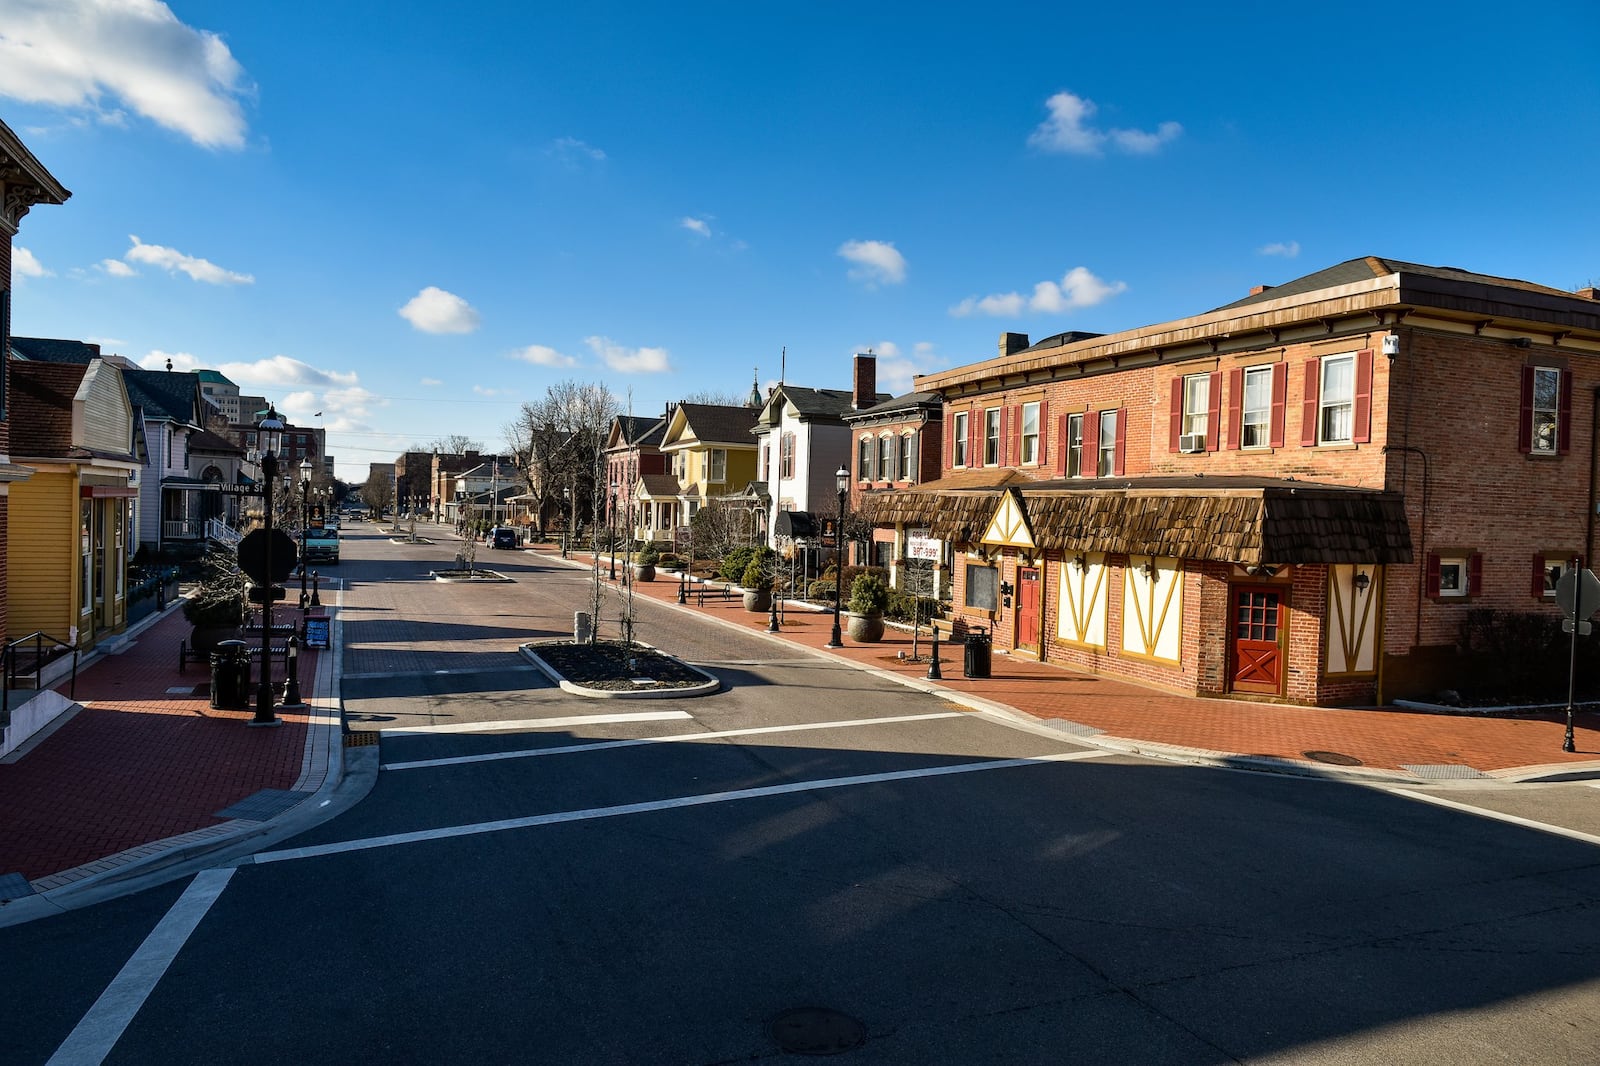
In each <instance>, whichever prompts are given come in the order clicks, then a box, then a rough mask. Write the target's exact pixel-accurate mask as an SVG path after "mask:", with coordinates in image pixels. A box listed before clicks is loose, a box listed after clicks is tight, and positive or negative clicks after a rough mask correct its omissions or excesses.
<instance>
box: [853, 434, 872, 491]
mask: <svg viewBox="0 0 1600 1066" xmlns="http://www.w3.org/2000/svg"><path fill="white" fill-rule="evenodd" d="M872 464H873V455H872V438H871V437H862V438H861V439H860V440H859V441H857V442H856V480H857V481H871V480H872Z"/></svg>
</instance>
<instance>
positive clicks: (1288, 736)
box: [535, 547, 1600, 783]
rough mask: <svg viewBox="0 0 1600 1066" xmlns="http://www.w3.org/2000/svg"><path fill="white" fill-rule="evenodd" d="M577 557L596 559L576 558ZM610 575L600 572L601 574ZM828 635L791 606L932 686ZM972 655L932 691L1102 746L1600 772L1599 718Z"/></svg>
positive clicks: (954, 654) (951, 665)
mask: <svg viewBox="0 0 1600 1066" xmlns="http://www.w3.org/2000/svg"><path fill="white" fill-rule="evenodd" d="M535 550H537V551H542V552H549V551H553V549H548V548H544V547H536V548H535ZM573 557H574V558H575V559H584V560H588V559H589V558H590V557H589V556H587V555H583V556H579V555H578V554H576V553H574V555H573ZM604 571H605V568H604V567H602V576H604ZM633 587H634V594H635V595H636V596H648V597H650V598H651V599H653V600H658V601H662V602H666V603H675V602H676V600H677V594H678V581H677V579H676V578H669V577H668V576H667V575H665V574H664V573H662V572H661V571H658V572H657V580H656V581H653V582H636V583H635V584H634V586H633ZM693 590H694V586H693V585H691V586H690V596H689V600H690V602H689V605H688V606H687V607H686V608H682V609H685V610H692V611H695V612H696V613H700V614H704V615H707V616H710V617H714V618H717V619H719V620H721V621H724V622H728V623H732V624H736V625H739V626H742V627H744V628H746V629H752V630H757V631H765V630H766V629H767V627H768V622H769V619H768V615H767V614H765V613H762V614H753V613H751V612H749V611H746V610H745V609H744V606H743V603H742V602H741V601H740V599H739V598H737V597H735V598H734V599H731V600H722V599H720V598H718V599H715V600H713V599H709V598H708V599H707V600H706V602H705V605H704V606H698V605H697V604H696V597H695V596H694V594H693ZM832 629H833V616H832V614H831V613H817V612H812V611H806V610H800V609H793V608H791V609H790V610H788V611H787V612H786V614H785V618H784V624H783V626H782V631H781V636H782V639H784V640H790V641H794V642H795V643H797V644H802V645H804V646H806V647H809V648H814V649H817V650H819V651H823V650H825V651H826V652H827V654H830V655H835V656H838V657H839V658H842V659H845V660H848V661H850V662H853V663H857V664H860V665H863V666H870V667H873V668H876V669H879V670H884V671H887V672H890V673H893V674H896V675H899V676H901V677H905V678H916V679H925V677H926V674H927V671H928V664H927V662H926V661H923V662H920V663H909V664H908V663H905V662H902V661H901V660H900V659H899V656H898V654H897V653H900V652H904V653H905V654H906V655H907V656H908V657H909V656H911V655H912V640H911V635H910V633H909V632H906V631H903V630H897V629H895V628H893V627H890V629H889V630H888V631H887V632H886V633H885V635H884V639H883V640H882V641H881V642H879V643H875V644H853V643H852V642H851V641H850V639H849V638H848V637H846V638H845V639H844V645H845V646H844V647H843V648H839V649H833V648H828V649H824V648H823V645H824V644H826V643H827V641H828V639H829V637H830V636H831V635H832ZM918 650H919V651H920V652H921V653H922V655H923V656H924V657H926V656H927V655H928V654H929V649H928V641H927V638H926V637H924V639H923V640H922V642H921V646H920V648H919V649H918ZM964 650H965V649H964V647H963V646H962V645H960V644H957V645H954V646H951V645H941V646H940V652H941V654H940V658H941V660H942V668H941V672H942V673H943V675H944V679H943V680H942V681H939V682H930V684H936V685H939V686H940V687H941V688H943V689H945V690H948V691H950V692H952V693H963V694H966V695H970V696H973V697H977V698H979V699H982V700H986V701H989V702H992V703H998V704H1002V705H1004V706H1006V707H1010V708H1013V709H1015V710H1016V711H1019V712H1021V713H1022V714H1024V715H1027V716H1030V717H1032V718H1036V719H1041V720H1046V721H1051V720H1054V721H1058V722H1061V723H1063V724H1065V723H1071V725H1070V726H1069V727H1068V729H1069V731H1070V732H1073V733H1077V734H1080V735H1087V734H1093V735H1095V736H1096V737H1097V738H1098V739H1099V740H1100V741H1102V742H1104V741H1109V740H1112V739H1114V738H1120V739H1121V740H1122V741H1126V742H1127V743H1125V744H1118V745H1117V746H1122V747H1130V746H1131V747H1137V746H1139V745H1140V744H1145V745H1159V746H1161V747H1163V748H1173V749H1180V750H1181V751H1193V752H1196V753H1203V754H1205V755H1208V756H1220V757H1224V758H1229V757H1232V758H1238V759H1252V758H1255V757H1265V758H1268V759H1274V760H1288V761H1289V762H1292V763H1294V764H1296V765H1297V766H1299V767H1304V768H1305V769H1307V770H1315V769H1316V768H1319V767H1320V768H1321V769H1322V770H1335V769H1338V768H1339V767H1337V766H1334V765H1329V764H1326V763H1321V762H1318V761H1316V760H1312V759H1308V758H1307V757H1306V754H1305V753H1306V752H1312V751H1315V752H1333V753H1337V754H1339V755H1343V756H1349V757H1351V758H1354V759H1356V760H1359V763H1360V765H1361V766H1364V767H1368V768H1373V769H1378V770H1386V771H1394V772H1396V773H1398V774H1400V775H1402V776H1414V777H1415V778H1416V780H1417V781H1418V782H1419V783H1421V782H1423V781H1427V780H1438V779H1450V778H1458V777H1466V778H1470V777H1474V776H1477V775H1476V774H1474V773H1473V772H1472V771H1477V773H1478V774H1483V775H1488V776H1493V777H1499V778H1514V777H1517V776H1519V775H1520V776H1527V775H1532V774H1535V773H1539V772H1547V773H1548V772H1556V771H1560V770H1563V769H1578V768H1587V769H1593V770H1596V771H1600V720H1597V717H1596V716H1595V715H1594V714H1592V713H1582V714H1579V715H1578V718H1577V730H1576V734H1575V735H1576V743H1577V748H1578V750H1577V751H1575V752H1571V753H1568V752H1563V751H1562V750H1561V741H1562V737H1563V734H1564V732H1565V729H1566V724H1565V723H1566V719H1565V716H1564V714H1540V715H1534V716H1523V717H1517V718H1495V717H1479V716H1456V715H1440V714H1427V713H1416V712H1408V711H1403V710H1393V709H1387V708H1386V709H1382V710H1373V709H1368V710H1349V709H1337V708H1327V707H1303V706H1293V705H1283V704H1268V703H1254V702H1248V701H1242V700H1225V699H1205V698H1199V697H1194V696H1183V695H1175V694H1171V693H1165V692H1161V691H1159V690H1156V689H1151V688H1143V687H1140V686H1137V685H1133V684H1130V683H1127V682H1123V681H1117V680H1111V679H1107V678H1098V677H1094V676H1092V675H1086V674H1082V673H1075V672H1072V671H1069V670H1066V669H1063V668H1061V667H1056V666H1053V665H1051V664H1048V663H1038V662H1035V661H1033V660H1031V659H1025V658H1014V657H1012V656H1009V655H1001V654H995V655H993V657H992V660H991V664H992V665H991V675H992V676H990V677H989V678H986V679H978V678H965V677H963V676H962V656H963V654H964ZM1079 727H1081V728H1079ZM1586 764H1587V765H1586ZM1411 768H1420V769H1411Z"/></svg>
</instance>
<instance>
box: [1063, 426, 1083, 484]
mask: <svg viewBox="0 0 1600 1066" xmlns="http://www.w3.org/2000/svg"><path fill="white" fill-rule="evenodd" d="M1064 447H1065V448H1066V449H1067V476H1068V477H1082V476H1083V415H1081V414H1077V415H1068V416H1067V439H1066V441H1065V442H1064Z"/></svg>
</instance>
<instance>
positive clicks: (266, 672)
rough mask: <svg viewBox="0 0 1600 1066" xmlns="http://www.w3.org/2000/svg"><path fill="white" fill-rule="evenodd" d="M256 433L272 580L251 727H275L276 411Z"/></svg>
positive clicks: (279, 425) (265, 600)
mask: <svg viewBox="0 0 1600 1066" xmlns="http://www.w3.org/2000/svg"><path fill="white" fill-rule="evenodd" d="M256 431H257V435H258V439H259V442H260V444H261V474H262V503H263V504H264V515H263V521H264V523H265V528H266V531H267V539H266V553H265V554H266V558H265V560H264V565H263V567H262V569H263V571H265V573H266V575H267V577H268V578H269V580H268V581H267V583H266V584H265V586H264V587H263V588H262V590H261V591H262V597H261V683H260V684H259V685H258V686H257V687H256V714H255V717H254V718H252V719H251V720H250V723H249V724H250V725H253V726H274V725H282V724H283V720H282V719H281V718H279V717H278V716H277V715H275V714H273V713H272V704H273V696H272V593H273V588H274V586H273V584H272V582H271V580H270V578H271V576H272V490H273V487H274V485H275V484H276V482H277V480H278V454H277V452H278V448H279V447H280V445H281V443H282V440H283V420H282V419H281V418H279V417H278V412H277V410H276V409H275V408H273V407H272V406H270V405H269V406H268V407H267V417H266V418H263V419H262V420H261V422H260V424H258V425H257V426H256Z"/></svg>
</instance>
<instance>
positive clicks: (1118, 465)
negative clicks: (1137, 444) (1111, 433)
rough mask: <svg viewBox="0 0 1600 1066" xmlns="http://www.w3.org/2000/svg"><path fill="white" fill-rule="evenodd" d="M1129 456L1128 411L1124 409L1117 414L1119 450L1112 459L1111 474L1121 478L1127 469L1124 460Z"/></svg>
mask: <svg viewBox="0 0 1600 1066" xmlns="http://www.w3.org/2000/svg"><path fill="white" fill-rule="evenodd" d="M1127 455H1128V409H1127V408H1126V407H1124V408H1122V409H1121V410H1119V411H1118V412H1117V450H1116V453H1115V454H1114V455H1113V456H1112V459H1111V473H1112V474H1114V475H1116V476H1117V477H1121V476H1122V474H1123V471H1124V470H1125V469H1126V468H1127V464H1126V463H1125V462H1124V460H1125V459H1126V458H1127Z"/></svg>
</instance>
